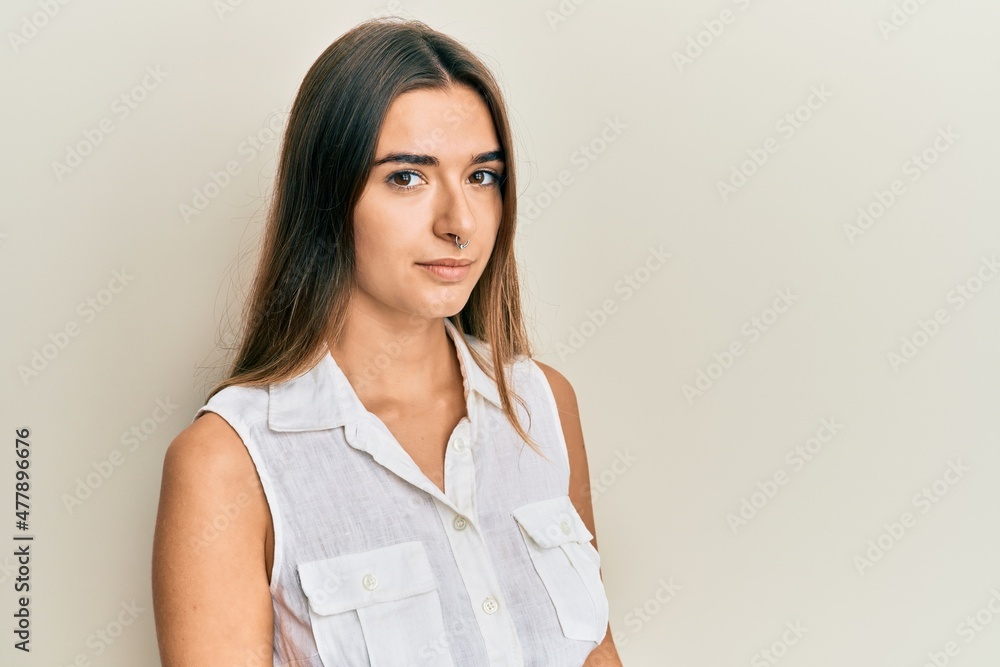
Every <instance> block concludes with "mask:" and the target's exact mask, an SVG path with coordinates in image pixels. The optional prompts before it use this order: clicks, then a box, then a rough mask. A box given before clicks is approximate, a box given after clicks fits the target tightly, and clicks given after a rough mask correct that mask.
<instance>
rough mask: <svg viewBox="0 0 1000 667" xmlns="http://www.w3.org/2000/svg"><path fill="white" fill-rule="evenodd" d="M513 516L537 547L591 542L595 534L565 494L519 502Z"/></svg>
mask: <svg viewBox="0 0 1000 667" xmlns="http://www.w3.org/2000/svg"><path fill="white" fill-rule="evenodd" d="M513 514H514V519H515V520H517V522H518V524H520V526H521V527H522V528H523V529H524V531H525V532H526V533H528V535H529V536H531V539H533V540H534V541H535V543H536V544H538V546H540V547H557V546H559V545H560V544H565V543H567V542H590V540H592V539H594V536H593V535H592V534H591V533H590V531H589V530H587V524H585V523H584V522H583V519H581V518H580V515H579V513H577V511H576V507H574V506H573V501H572V500H571V499H570V497H569V496H568V495H567V496H557V497H555V498H549V499H548V500H541V501H538V502H534V503H528V504H527V505H522V506H520V507H518V508H517V509H515V510H514V512H513Z"/></svg>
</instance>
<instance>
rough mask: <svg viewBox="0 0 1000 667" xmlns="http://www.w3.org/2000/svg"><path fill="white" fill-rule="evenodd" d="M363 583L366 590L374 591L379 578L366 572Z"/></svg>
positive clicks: (362, 579)
mask: <svg viewBox="0 0 1000 667" xmlns="http://www.w3.org/2000/svg"><path fill="white" fill-rule="evenodd" d="M361 585H362V586H364V587H365V590H369V591H373V590H375V587H376V586H378V579H376V578H375V575H374V574H366V575H365V576H364V577H362V578H361Z"/></svg>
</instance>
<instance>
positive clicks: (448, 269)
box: [417, 260, 472, 282]
mask: <svg viewBox="0 0 1000 667" xmlns="http://www.w3.org/2000/svg"><path fill="white" fill-rule="evenodd" d="M417 266H419V267H420V268H422V269H424V270H425V271H427V272H428V273H431V274H433V275H435V276H437V277H438V278H441V279H442V280H446V281H450V282H456V281H459V280H462V279H463V278H465V277H466V276H467V275H469V271H470V270H471V267H472V262H470V261H469V260H436V261H434V262H431V263H428V264H417Z"/></svg>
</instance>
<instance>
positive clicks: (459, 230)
mask: <svg viewBox="0 0 1000 667" xmlns="http://www.w3.org/2000/svg"><path fill="white" fill-rule="evenodd" d="M436 209H437V211H436V216H435V230H434V231H435V232H436V233H437V234H438V235H439V236H442V237H444V238H447V239H448V240H449V242H454V237H455V236H457V237H458V238H459V239H460V242H461V243H462V244H464V243H465V242H466V241H468V240H469V239H470V238H472V236H473V234H475V232H476V228H477V226H478V225H477V223H476V212H475V210H474V209H473V207H472V205H471V204H470V202H469V198H468V195H467V193H466V192H465V189H464V188H463V186H462V184H460V183H459V184H454V183H446V184H443V185H442V186H441V188H440V189H439V191H438V193H437V202H436Z"/></svg>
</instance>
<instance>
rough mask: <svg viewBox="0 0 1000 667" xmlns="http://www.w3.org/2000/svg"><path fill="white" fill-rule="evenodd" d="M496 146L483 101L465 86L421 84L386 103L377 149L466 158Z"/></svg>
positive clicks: (380, 152)
mask: <svg viewBox="0 0 1000 667" xmlns="http://www.w3.org/2000/svg"><path fill="white" fill-rule="evenodd" d="M498 147H499V142H498V141H497V136H496V130H495V128H494V127H493V118H492V117H491V116H490V112H489V108H488V107H487V106H486V102H484V101H483V98H482V97H480V96H479V94H478V93H477V92H476V91H474V90H473V89H471V88H469V87H468V86H461V85H457V86H449V87H448V88H421V89H418V90H411V91H408V92H406V93H403V94H402V95H399V96H398V97H396V99H394V100H393V101H392V104H390V105H389V110H388V112H387V113H386V116H385V121H384V122H383V123H382V131H381V133H380V135H379V139H378V146H377V149H376V150H377V152H378V154H380V155H381V154H382V153H384V152H388V151H401V150H405V151H417V152H420V153H427V154H429V155H435V156H438V157H447V156H449V155H451V156H454V157H456V158H460V159H463V158H464V159H468V158H469V157H470V156H471V155H472V154H475V153H481V152H484V151H487V150H493V149H494V148H498Z"/></svg>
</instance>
